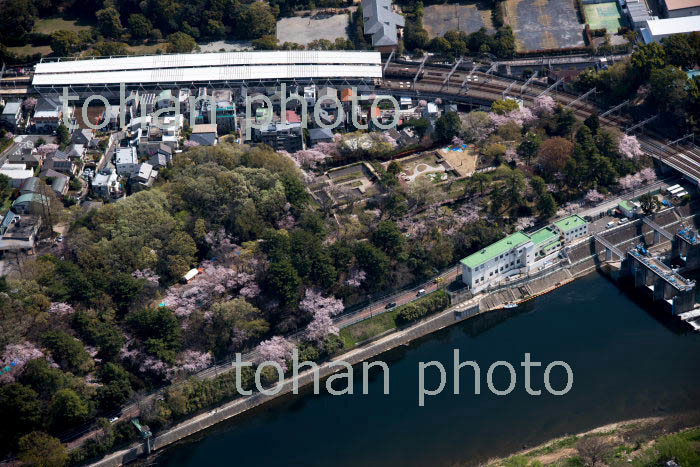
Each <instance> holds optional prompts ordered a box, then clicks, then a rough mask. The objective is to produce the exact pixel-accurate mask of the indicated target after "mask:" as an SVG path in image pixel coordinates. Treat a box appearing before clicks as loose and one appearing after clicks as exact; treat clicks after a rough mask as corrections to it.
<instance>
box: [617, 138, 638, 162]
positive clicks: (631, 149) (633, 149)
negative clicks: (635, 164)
mask: <svg viewBox="0 0 700 467" xmlns="http://www.w3.org/2000/svg"><path fill="white" fill-rule="evenodd" d="M618 149H619V150H620V153H621V154H622V155H623V156H625V157H627V158H629V159H636V158H638V157H640V156H641V155H642V154H644V152H643V151H642V146H641V145H640V144H639V141H637V137H636V136H632V135H623V136H622V138H620V143H619V145H618Z"/></svg>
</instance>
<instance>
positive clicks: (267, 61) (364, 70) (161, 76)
mask: <svg viewBox="0 0 700 467" xmlns="http://www.w3.org/2000/svg"><path fill="white" fill-rule="evenodd" d="M381 72H382V70H381V56H380V54H379V52H360V51H297V50H291V51H272V52H226V53H198V54H174V55H148V56H134V57H119V58H95V59H86V60H72V59H66V60H64V61H55V62H42V63H39V64H38V65H36V67H35V70H34V80H33V84H34V85H38V86H41V85H70V84H73V85H76V84H118V83H125V84H128V83H155V82H178V81H185V82H188V81H189V82H191V81H216V80H231V81H234V80H256V79H291V78H353V77H357V78H381V76H382V74H381Z"/></svg>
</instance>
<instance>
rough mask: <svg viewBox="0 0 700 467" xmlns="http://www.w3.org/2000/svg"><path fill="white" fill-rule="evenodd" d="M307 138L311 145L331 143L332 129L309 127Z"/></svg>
mask: <svg viewBox="0 0 700 467" xmlns="http://www.w3.org/2000/svg"><path fill="white" fill-rule="evenodd" d="M309 139H310V140H311V141H310V144H311V146H316V145H317V144H318V143H332V142H333V131H332V130H331V129H329V128H311V129H310V130H309Z"/></svg>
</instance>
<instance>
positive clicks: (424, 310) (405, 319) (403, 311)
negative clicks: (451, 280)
mask: <svg viewBox="0 0 700 467" xmlns="http://www.w3.org/2000/svg"><path fill="white" fill-rule="evenodd" d="M449 304H450V296H449V295H448V294H447V292H445V291H444V290H438V291H437V292H434V293H431V294H430V295H428V296H426V297H424V298H422V299H420V300H417V301H415V302H413V303H408V304H406V305H403V306H401V307H399V308H398V310H397V311H398V314H397V316H396V320H397V322H398V323H399V324H405V323H410V322H413V321H417V320H419V319H421V318H423V317H424V316H426V315H429V314H431V313H435V312H436V311H440V310H444V309H445V308H447V306H448V305H449Z"/></svg>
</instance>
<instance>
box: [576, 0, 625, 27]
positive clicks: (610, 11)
mask: <svg viewBox="0 0 700 467" xmlns="http://www.w3.org/2000/svg"><path fill="white" fill-rule="evenodd" d="M583 14H584V16H585V17H586V22H587V23H588V26H590V28H591V29H605V30H606V31H607V32H608V33H610V34H615V33H617V30H618V29H619V28H620V27H622V26H624V25H625V22H624V20H623V19H622V15H621V14H620V8H619V7H618V6H617V3H616V2H609V3H594V4H590V5H583Z"/></svg>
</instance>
